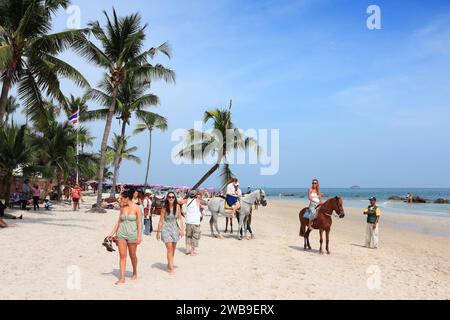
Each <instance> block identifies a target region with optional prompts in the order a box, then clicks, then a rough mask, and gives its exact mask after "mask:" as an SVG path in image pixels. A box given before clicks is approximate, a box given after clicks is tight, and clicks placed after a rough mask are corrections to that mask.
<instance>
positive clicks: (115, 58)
mask: <svg viewBox="0 0 450 320" xmlns="http://www.w3.org/2000/svg"><path fill="white" fill-rule="evenodd" d="M103 13H104V15H105V17H106V20H107V23H106V26H105V29H103V28H102V27H101V26H100V24H99V22H98V21H95V22H90V23H89V27H90V30H91V33H92V34H93V35H94V36H95V38H96V39H97V40H99V41H100V43H101V45H102V47H103V50H101V49H100V48H98V47H97V46H96V45H95V44H94V43H92V42H91V41H87V40H86V41H84V43H83V45H81V46H79V47H78V48H77V51H78V52H79V53H81V54H82V55H83V56H84V57H86V58H87V59H88V60H89V61H90V62H93V63H95V64H96V65H98V66H100V67H102V68H104V69H106V72H107V76H108V80H109V82H110V85H111V87H112V94H111V99H110V104H109V108H108V116H107V119H106V123H105V130H104V132H103V138H102V143H101V149H100V166H99V175H98V180H99V181H98V190H97V192H98V193H97V206H96V209H95V210H93V211H98V212H104V210H103V209H101V207H100V204H101V201H102V191H103V173H104V169H105V152H106V148H107V143H108V137H109V133H110V130H111V123H112V119H113V117H114V113H115V110H116V102H117V95H118V92H119V87H120V85H121V84H122V82H123V81H124V79H125V77H126V75H127V73H128V72H133V71H135V70H136V69H141V70H142V71H144V70H145V71H146V72H145V74H146V77H147V78H148V79H151V78H153V79H160V78H163V79H164V80H166V81H174V78H175V75H174V73H173V71H171V70H168V69H166V68H164V67H163V66H162V65H159V64H157V65H156V66H152V65H150V64H148V63H147V58H148V57H150V58H152V57H153V56H154V55H155V53H156V52H158V51H159V52H162V53H164V54H165V55H166V56H168V57H169V58H170V47H169V45H168V44H167V43H163V44H162V45H161V46H159V47H157V48H151V49H149V50H147V51H144V52H142V47H143V43H144V40H145V32H144V31H145V28H146V25H144V26H141V17H140V15H139V14H138V13H135V14H132V15H129V16H125V17H121V18H119V17H117V14H116V11H115V10H114V8H113V17H112V20H111V19H110V17H109V16H108V14H107V13H106V12H105V11H104V12H103Z"/></svg>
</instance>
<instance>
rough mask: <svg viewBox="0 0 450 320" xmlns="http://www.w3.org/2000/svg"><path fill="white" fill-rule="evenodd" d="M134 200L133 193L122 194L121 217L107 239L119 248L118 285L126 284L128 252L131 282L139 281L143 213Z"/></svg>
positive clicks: (125, 192)
mask: <svg viewBox="0 0 450 320" xmlns="http://www.w3.org/2000/svg"><path fill="white" fill-rule="evenodd" d="M132 199H133V193H132V192H131V191H124V192H122V193H121V195H120V211H119V217H118V219H117V222H116V224H115V225H114V228H113V230H112V231H111V233H110V234H109V236H108V237H107V239H109V240H114V241H115V242H116V243H117V246H118V247H119V258H120V260H119V265H120V275H119V280H118V281H117V282H116V284H120V283H124V282H125V270H126V263H127V251H128V252H129V256H130V259H131V264H132V266H133V274H132V276H131V280H136V279H137V246H138V245H139V244H140V243H141V240H142V222H141V216H142V213H141V210H140V209H139V206H138V205H136V204H135V203H134V202H133V201H132Z"/></svg>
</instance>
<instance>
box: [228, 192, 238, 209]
mask: <svg viewBox="0 0 450 320" xmlns="http://www.w3.org/2000/svg"><path fill="white" fill-rule="evenodd" d="M226 201H227V204H228V205H229V206H230V207H232V206H233V205H234V204H235V203H236V202H237V201H238V198H237V197H233V196H230V195H229V194H227V198H226Z"/></svg>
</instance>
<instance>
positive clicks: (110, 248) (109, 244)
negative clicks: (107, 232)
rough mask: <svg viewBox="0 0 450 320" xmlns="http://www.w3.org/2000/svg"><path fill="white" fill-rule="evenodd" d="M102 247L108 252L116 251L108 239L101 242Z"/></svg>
mask: <svg viewBox="0 0 450 320" xmlns="http://www.w3.org/2000/svg"><path fill="white" fill-rule="evenodd" d="M102 245H104V246H105V247H106V250H108V251H109V252H113V251H116V250H115V249H114V248H113V246H112V241H111V240H109V239H108V238H105V240H103V243H102Z"/></svg>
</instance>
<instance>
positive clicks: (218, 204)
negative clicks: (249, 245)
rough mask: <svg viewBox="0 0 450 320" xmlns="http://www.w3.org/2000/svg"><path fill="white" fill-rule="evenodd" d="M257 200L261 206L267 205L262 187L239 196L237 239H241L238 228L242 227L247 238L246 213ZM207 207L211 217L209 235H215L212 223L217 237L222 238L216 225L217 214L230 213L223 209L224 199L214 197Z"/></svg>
mask: <svg viewBox="0 0 450 320" xmlns="http://www.w3.org/2000/svg"><path fill="white" fill-rule="evenodd" d="M256 200H258V201H259V203H261V205H262V206H264V207H265V206H266V205H267V201H266V193H265V192H264V190H262V189H258V190H255V191H253V192H252V193H249V194H246V195H245V196H243V197H242V198H241V208H240V209H239V212H240V214H239V226H238V228H237V233H238V238H239V240H242V235H241V234H240V232H239V230H241V228H243V230H244V233H245V238H246V239H249V238H248V236H247V220H248V215H249V214H250V212H251V209H252V206H253V204H254V203H255V201H256ZM208 209H209V211H210V212H211V219H209V226H210V227H211V235H212V236H213V237H215V236H216V235H215V234H214V229H213V225H214V227H215V228H216V231H217V233H218V237H219V238H223V237H222V235H221V234H220V231H219V227H218V226H217V219H218V217H219V214H221V215H224V216H229V215H230V213H228V212H226V211H230V212H231V210H226V211H225V199H223V198H220V197H216V198H212V199H211V200H209V203H208Z"/></svg>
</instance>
